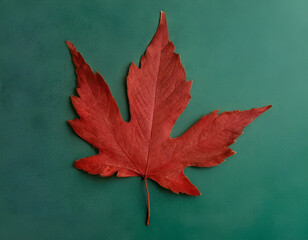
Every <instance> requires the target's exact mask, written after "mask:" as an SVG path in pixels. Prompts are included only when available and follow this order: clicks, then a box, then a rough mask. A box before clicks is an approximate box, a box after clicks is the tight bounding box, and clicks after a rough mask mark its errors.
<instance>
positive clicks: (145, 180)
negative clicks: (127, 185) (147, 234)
mask: <svg viewBox="0 0 308 240" xmlns="http://www.w3.org/2000/svg"><path fill="white" fill-rule="evenodd" d="M144 183H145V188H146V190H147V197H148V217H147V223H146V224H147V226H149V225H150V213H151V209H150V194H149V189H148V183H147V178H144Z"/></svg>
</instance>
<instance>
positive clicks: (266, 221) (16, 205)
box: [0, 0, 308, 240]
mask: <svg viewBox="0 0 308 240" xmlns="http://www.w3.org/2000/svg"><path fill="white" fill-rule="evenodd" d="M160 10H163V11H165V12H166V14H167V21H168V25H169V29H170V38H171V40H172V41H173V42H174V44H175V46H176V52H178V53H179V54H180V55H181V59H182V63H183V65H184V67H185V69H186V73H187V77H188V79H189V80H190V79H193V81H194V82H193V86H192V90H191V94H192V99H191V101H190V104H189V105H188V107H187V109H186V110H185V112H184V113H183V114H182V116H181V117H180V118H179V120H178V121H177V123H176V125H175V127H174V130H173V132H172V135H173V136H177V135H179V134H181V133H183V132H184V131H185V130H186V129H187V128H188V127H189V126H190V125H191V124H193V123H194V122H195V121H196V120H198V119H199V118H200V117H201V116H202V115H203V114H208V113H209V112H210V111H212V110H215V109H217V108H219V109H221V110H222V111H225V110H235V109H250V108H252V107H261V106H264V105H268V104H273V108H272V109H271V110H270V111H268V112H266V113H265V114H264V115H262V116H261V117H260V118H258V119H257V120H256V121H255V122H254V123H253V124H251V125H250V126H249V127H247V128H246V130H245V133H244V135H242V136H241V137H240V138H239V140H238V143H236V144H234V145H233V149H234V150H235V151H236V152H238V153H237V154H236V155H235V156H232V157H230V158H229V159H228V160H227V161H226V162H225V163H223V164H221V165H220V166H218V167H215V168H211V169H196V168H188V169H186V170H185V173H186V174H187V175H188V176H189V178H190V179H191V181H192V182H193V183H194V184H195V185H196V186H197V187H198V188H199V189H200V191H201V192H202V193H203V194H202V196H200V197H188V196H185V195H176V194H173V193H171V192H170V191H167V190H165V189H163V188H161V187H159V186H158V185H157V184H156V183H154V182H150V183H149V188H150V194H151V201H152V216H151V226H150V227H146V226H145V218H146V198H145V189H144V183H143V181H142V180H141V178H126V179H118V178H116V177H111V178H104V179H103V178H100V177H97V176H90V175H87V174H85V173H83V172H80V171H78V170H76V169H74V168H73V167H72V164H73V162H74V161H75V160H76V159H79V158H82V157H86V156H89V155H93V154H95V151H94V149H92V148H91V146H90V145H88V144H87V143H86V142H84V141H83V140H81V139H80V138H79V137H77V136H76V135H75V134H74V133H73V131H72V130H71V129H70V127H69V126H68V124H67V123H66V120H68V119H73V118H75V117H76V114H75V112H74V110H73V108H72V105H71V103H70V100H69V96H70V95H72V94H74V88H75V84H76V76H75V73H74V68H73V64H72V62H71V57H70V54H69V52H68V49H67V47H66V45H65V43H64V40H70V41H72V42H73V43H74V44H75V45H76V47H77V48H78V49H79V50H80V51H81V52H82V53H83V56H84V57H85V59H86V60H87V62H88V63H89V64H90V65H91V66H92V68H93V69H94V70H98V71H99V72H100V73H101V74H102V75H103V76H104V77H105V79H106V81H107V83H108V84H109V86H110V88H111V91H112V93H113V95H114V96H115V98H116V100H117V102H118V104H119V106H120V109H121V112H122V114H123V117H124V118H125V119H126V120H127V119H128V118H129V113H128V106H127V97H126V93H125V91H126V90H125V76H126V74H127V70H128V66H129V64H130V62H131V61H134V62H136V63H138V62H139V58H140V56H141V54H142V53H143V52H144V50H145V48H146V46H147V45H148V43H149V42H150V40H151V38H152V36H153V34H154V32H155V30H156V27H157V24H158V20H159V11H160ZM307 12H308V1H305V0H296V1H294V0H279V1H278V0H276V1H274V0H266V1H265V0H254V1H252V0H204V1H201V0H200V1H183V0H182V1H171V0H159V1H144V0H143V1H142V0H130V1H124V0H123V1H118V0H113V1H102V0H97V1H80V0H74V1H73V0H70V1H35V0H32V1H22V0H20V1H16V0H15V1H13V0H1V1H0V216H1V220H0V221H1V222H0V239H3V240H17V239H24V240H35V239H44V240H53V239H60V240H62V239H65V240H70V239H72V240H79V239H80V240H87V239H91V240H96V239H97V240H109V239H110V240H114V239H119V240H126V239H147V240H157V239H189V240H195V239H196V240H199V239H209V240H229V239H230V240H233V239H234V240H240V239H245V240H253V239H256V240H260V239H269V240H274V239H277V240H289V239H290V240H294V239H296V240H304V239H308V207H307V202H308V186H307V185H308V184H307V183H308V137H307V136H308V126H307V122H308V121H307V119H308V15H307ZM140 147H142V146H140Z"/></svg>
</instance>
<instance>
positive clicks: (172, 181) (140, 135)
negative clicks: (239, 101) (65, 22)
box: [66, 12, 271, 225]
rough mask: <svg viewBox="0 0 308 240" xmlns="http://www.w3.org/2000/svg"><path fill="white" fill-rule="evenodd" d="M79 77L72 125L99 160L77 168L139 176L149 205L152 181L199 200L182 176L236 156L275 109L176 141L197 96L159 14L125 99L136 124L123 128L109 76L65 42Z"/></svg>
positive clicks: (206, 123)
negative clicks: (245, 137)
mask: <svg viewBox="0 0 308 240" xmlns="http://www.w3.org/2000/svg"><path fill="white" fill-rule="evenodd" d="M66 43H67V45H68V47H69V50H70V52H71V55H72V59H73V62H74V64H75V67H76V74H77V79H78V83H77V88H76V89H77V93H78V95H79V96H72V97H71V99H72V103H73V105H74V108H75V109H76V111H77V113H78V115H79V117H80V119H74V120H70V121H69V124H70V125H71V126H72V128H73V129H74V131H75V132H76V133H77V134H78V135H79V136H80V137H81V138H83V139H84V140H85V141H87V142H88V143H90V144H91V145H93V146H95V147H96V148H97V149H98V151H99V153H98V154H97V155H95V156H91V157H87V158H82V159H79V160H77V161H76V162H75V164H74V166H75V167H76V168H78V169H81V170H83V171H86V172H88V173H89V174H97V175H100V176H102V177H108V176H111V175H113V174H115V173H117V176H118V177H133V176H141V177H142V178H144V181H145V185H146V190H147V195H148V218H147V225H148V224H149V218H150V198H149V192H148V187H147V179H148V178H149V179H152V180H154V181H155V182H157V183H158V184H160V185H161V186H162V187H164V188H167V189H169V190H171V191H172V192H174V193H179V192H181V193H186V194H188V195H194V196H196V195H200V192H199V190H198V189H197V188H196V187H195V186H194V185H193V184H192V183H191V182H190V181H189V179H188V178H187V177H186V176H185V175H184V172H183V171H184V169H185V168H186V167H188V166H195V167H213V166H216V165H218V164H220V163H222V162H223V161H224V160H225V159H226V158H227V157H230V156H232V155H233V154H235V152H234V151H232V149H230V148H229V147H228V146H229V145H231V144H233V143H234V142H235V139H236V138H237V137H239V136H240V135H241V134H242V133H243V129H244V127H245V126H247V125H248V124H250V123H251V122H252V121H253V120H254V119H255V118H256V117H258V116H259V115H260V114H261V113H263V112H265V111H266V110H268V109H269V108H270V107H271V106H266V107H262V108H253V109H251V110H247V111H232V112H223V113H221V114H219V115H218V114H217V113H218V110H216V111H213V112H212V113H210V114H209V115H207V116H203V117H202V118H201V119H200V120H199V121H198V122H197V123H195V124H194V125H193V126H192V127H191V128H190V129H189V130H188V131H186V132H185V133H184V134H183V135H181V136H179V137H176V138H170V133H171V130H172V127H173V125H174V124H175V122H176V120H177V118H178V117H179V116H180V114H181V113H182V112H183V111H184V109H185V108H186V106H187V104H188V102H189V100H190V98H191V96H190V88H191V84H192V81H186V74H185V70H184V68H183V66H182V64H181V61H180V56H179V55H178V54H176V53H174V45H173V43H172V42H171V41H169V37H168V28H167V23H166V15H165V13H163V12H161V18H160V23H159V26H158V29H157V31H156V33H155V35H154V37H153V39H152V41H151V43H150V44H149V46H148V48H147V50H146V52H145V54H144V55H143V56H142V58H141V64H140V65H141V66H140V67H138V66H136V65H135V64H134V63H132V64H131V65H130V68H129V73H128V76H127V94H128V98H129V110H130V115H131V119H130V121H129V122H125V121H124V120H123V119H122V117H121V114H120V111H119V108H118V106H117V103H116V102H115V100H114V98H113V96H112V95H111V92H110V89H109V87H108V85H107V84H106V82H105V81H104V79H103V77H102V76H101V75H100V74H99V73H98V72H96V73H94V72H93V71H92V70H91V68H90V66H89V65H88V64H87V63H86V62H85V60H84V59H83V57H82V56H81V55H80V53H79V52H78V51H77V50H76V48H75V47H74V45H73V44H72V43H70V42H69V41H67V42H66Z"/></svg>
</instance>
